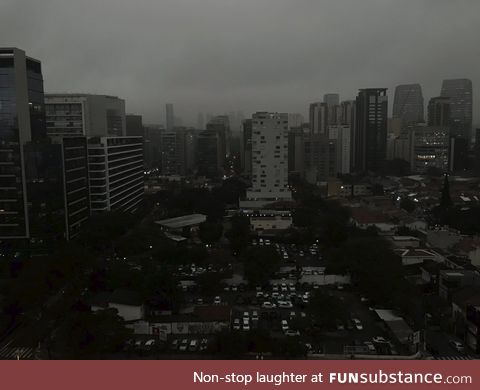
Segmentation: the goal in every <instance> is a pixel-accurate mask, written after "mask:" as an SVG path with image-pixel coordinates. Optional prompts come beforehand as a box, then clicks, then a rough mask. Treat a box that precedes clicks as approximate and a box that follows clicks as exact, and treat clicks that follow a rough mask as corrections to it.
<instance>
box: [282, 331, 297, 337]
mask: <svg viewBox="0 0 480 390" xmlns="http://www.w3.org/2000/svg"><path fill="white" fill-rule="evenodd" d="M285 336H289V337H293V336H300V332H299V331H298V330H293V329H288V330H287V331H285Z"/></svg>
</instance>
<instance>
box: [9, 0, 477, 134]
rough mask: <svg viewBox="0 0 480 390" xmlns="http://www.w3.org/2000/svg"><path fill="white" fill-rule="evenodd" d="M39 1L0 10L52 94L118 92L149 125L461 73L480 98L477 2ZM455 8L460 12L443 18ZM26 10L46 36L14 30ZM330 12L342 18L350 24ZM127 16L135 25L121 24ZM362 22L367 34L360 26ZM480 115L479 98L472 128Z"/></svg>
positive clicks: (288, 106)
mask: <svg viewBox="0 0 480 390" xmlns="http://www.w3.org/2000/svg"><path fill="white" fill-rule="evenodd" d="M25 3H31V4H30V6H29V7H28V9H29V12H25V11H22V12H21V13H20V12H17V10H20V9H21V10H24V9H25V7H24V5H25ZM37 3H38V2H31V1H28V0H21V1H11V0H7V2H6V3H5V4H3V5H2V13H4V12H5V14H11V15H12V16H13V17H12V18H9V20H7V21H5V22H4V23H3V22H2V27H1V28H0V30H1V32H2V37H3V38H4V43H3V44H4V45H5V46H16V47H21V48H23V49H24V50H26V51H27V52H28V53H31V55H32V56H34V57H38V58H42V61H43V63H44V65H45V69H46V71H45V75H44V78H45V90H46V92H47V93H54V92H65V91H75V92H79V93H80V92H88V93H98V94H109V95H115V96H119V97H121V98H123V99H125V100H126V101H127V112H129V113H130V112H135V113H139V114H142V115H143V116H144V119H145V123H162V122H164V121H165V118H164V117H165V113H164V109H162V107H164V106H165V104H166V103H169V102H171V103H173V104H174V105H175V108H176V112H177V113H178V115H179V116H181V117H182V118H183V119H184V121H185V124H187V125H192V124H195V123H196V118H197V115H198V113H199V112H203V113H208V112H214V113H216V114H220V113H225V112H229V111H232V110H235V111H237V110H242V111H244V112H245V113H247V116H248V115H250V114H251V113H253V112H255V111H259V110H260V111H264V110H265V111H278V112H300V113H302V114H304V115H305V114H306V111H307V107H308V103H310V102H313V101H319V100H321V98H322V97H323V95H324V94H326V93H339V94H340V100H351V99H353V98H354V97H355V96H356V93H357V91H358V89H361V88H388V95H389V100H390V101H391V102H393V93H394V89H395V87H396V86H397V85H401V84H408V83H419V84H420V85H421V86H422V90H423V94H424V98H425V100H426V101H428V99H429V98H431V97H434V96H439V95H440V89H441V83H442V81H443V80H444V79H454V78H469V79H471V80H472V82H473V85H474V99H475V96H477V95H478V85H477V84H478V79H479V71H478V69H477V67H476V66H475V65H476V64H477V63H478V59H479V57H478V56H479V55H478V53H477V52H475V51H473V50H472V51H471V52H469V51H465V47H474V44H475V42H474V40H475V36H477V35H478V34H477V30H478V28H477V26H476V24H475V20H474V15H475V14H476V12H475V8H478V9H479V11H480V4H478V3H475V2H472V1H467V0H465V1H461V2H455V4H453V3H452V2H446V1H427V0H425V1H421V2H418V3H417V4H416V7H417V8H416V10H417V11H418V12H415V13H408V10H407V9H403V8H402V7H403V6H402V5H400V2H398V1H388V2H382V4H378V2H374V1H367V3H368V5H371V6H374V7H369V6H366V5H364V4H363V3H362V5H358V2H353V1H351V0H350V1H348V0H344V1H340V2H339V1H336V2H330V1H327V2H321V3H320V4H318V3H312V2H309V1H300V2H295V4H293V3H292V2H287V1H276V2H275V6H274V7H272V5H273V2H271V1H269V0H262V1H260V2H259V3H258V6H257V7H256V8H255V10H256V12H255V13H253V14H252V13H251V12H250V11H251V8H250V7H251V6H252V2H251V1H246V2H239V1H229V2H228V4H226V3H225V2H220V1H219V0H209V1H206V2H202V3H201V4H198V2H192V1H191V0H181V1H176V2H173V1H170V0H167V1H163V2H162V3H161V4H158V3H155V4H154V2H152V1H148V0H141V1H140V2H138V5H135V8H133V6H132V7H130V6H129V5H128V4H127V3H122V2H121V3H120V4H119V6H118V7H113V8H112V7H105V5H106V4H108V0H107V1H103V2H102V4H101V6H100V5H98V4H93V2H91V1H90V0H86V1H83V2H81V3H82V8H81V9H80V8H78V9H77V7H79V5H70V4H69V5H67V6H65V5H64V4H63V3H62V2H60V1H58V0H47V1H45V2H42V4H37ZM116 4H118V2H116ZM83 5H85V7H83ZM50 7H55V9H56V14H57V15H63V17H62V18H58V19H57V20H56V23H55V24H52V23H49V13H48V9H49V8H50ZM64 7H65V8H64ZM67 7H68V8H67ZM342 7H343V8H342ZM107 9H108V15H107V14H106V13H105V10H107ZM4 10H5V11H4ZM64 10H65V12H63V11H64ZM66 10H68V12H67V11H66ZM77 11H78V12H77ZM367 11H368V12H367ZM452 13H454V14H455V15H457V16H458V18H450V19H449V23H448V24H447V25H445V24H444V23H439V21H442V20H443V19H445V18H447V17H449V15H451V14H452ZM17 14H18V15H23V17H24V18H25V20H24V21H25V22H27V23H28V24H29V25H30V26H31V28H30V31H36V30H37V29H38V30H39V34H38V35H37V34H35V35H28V36H27V35H26V36H22V33H21V31H20V32H18V31H17V32H15V35H12V34H13V31H15V30H16V29H14V28H13V27H12V26H10V23H12V25H15V24H18V22H19V20H18V18H17V17H16V16H15V15H17ZM77 15H80V16H81V17H77ZM351 15H355V18H352V17H351ZM107 16H108V18H107ZM247 17H248V20H247V19H246V18H247ZM85 20H86V21H89V23H84V22H85ZM154 20H155V23H153V21H154ZM313 20H315V21H316V22H315V23H310V21H313ZM330 20H332V21H336V20H344V21H345V23H346V24H348V26H349V28H348V29H345V28H344V26H345V23H342V24H338V23H336V22H335V23H333V22H331V21H330ZM100 21H101V23H99V22H100ZM246 21H248V24H249V29H248V30H245V28H244V22H246ZM180 22H182V23H180ZM185 22H187V23H185ZM125 23H128V24H130V25H134V26H136V27H137V28H135V29H134V32H132V29H128V30H123V26H124V25H125ZM407 24H408V25H409V26H410V27H409V29H408V30H405V31H403V33H402V37H401V39H398V34H397V32H398V30H399V29H401V28H402V26H404V25H407ZM50 25H52V26H51V27H50ZM187 25H188V28H187ZM285 25H288V26H289V28H285V27H284V26H285ZM440 25H441V28H440V27H439V26H440ZM40 26H41V27H42V28H41V29H40ZM86 26H88V28H87V27H86ZM10 27H12V28H10ZM357 30H358V31H360V30H361V33H360V35H357V34H355V33H354V34H352V33H351V32H352V31H353V32H355V31H357ZM59 31H60V32H61V33H60V34H58V32H59ZM124 31H128V35H126V36H125V32H124ZM292 31H295V32H292ZM425 31H430V32H431V33H428V34H427V33H425ZM167 32H168V34H167ZM239 32H242V34H238V33H239ZM327 33H328V34H327ZM198 37H200V39H198ZM379 38H381V39H382V41H381V42H380V41H379ZM272 40H273V42H275V45H271V44H270V42H272ZM460 41H461V42H463V43H462V45H458V44H457V42H460ZM138 42H141V45H135V44H134V43H138ZM58 47H62V48H63V50H62V55H61V56H59V55H58V53H59V52H58ZM437 47H438V49H435V48H437ZM73 48H75V49H73ZM432 48H433V49H432ZM320 53H328V55H320ZM359 53H362V54H361V58H362V61H361V62H357V64H358V65H357V66H355V68H354V69H352V66H351V59H352V58H354V57H355V55H357V54H359ZM460 57H461V58H462V59H463V60H462V61H458V58H460ZM92 58H94V59H95V60H94V62H93V64H94V66H92ZM142 58H148V61H147V60H142ZM412 58H414V59H415V60H414V61H412ZM212 63H214V64H216V66H211V65H212ZM72 74H75V77H71V75H72ZM389 106H390V107H389V110H390V112H391V109H392V105H391V104H390V105H389ZM479 122H480V114H479V110H478V105H475V100H474V125H475V124H478V123H479Z"/></svg>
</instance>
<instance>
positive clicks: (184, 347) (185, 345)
mask: <svg viewBox="0 0 480 390" xmlns="http://www.w3.org/2000/svg"><path fill="white" fill-rule="evenodd" d="M187 348H188V340H187V339H183V340H182V342H181V343H180V347H178V350H179V351H182V352H185V351H186V350H187Z"/></svg>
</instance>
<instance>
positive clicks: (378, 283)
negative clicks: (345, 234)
mask: <svg viewBox="0 0 480 390" xmlns="http://www.w3.org/2000/svg"><path fill="white" fill-rule="evenodd" d="M327 272H332V273H340V274H346V273H349V274H350V275H351V277H352V282H353V283H354V284H356V285H357V287H358V288H359V289H360V291H361V292H362V293H364V294H366V295H367V296H368V297H369V298H370V299H372V300H373V301H375V302H377V303H382V304H391V302H392V299H393V297H394V296H395V294H397V293H398V291H399V290H400V289H401V286H402V284H403V283H406V281H405V280H404V279H403V268H402V262H401V259H400V258H399V257H398V256H397V255H396V254H395V253H394V252H393V250H392V248H391V246H390V244H389V243H388V242H387V241H386V240H385V239H384V238H382V237H362V238H352V239H349V240H347V241H346V242H345V243H343V244H342V246H341V247H339V248H336V249H335V250H333V251H331V252H330V253H328V270H327Z"/></svg>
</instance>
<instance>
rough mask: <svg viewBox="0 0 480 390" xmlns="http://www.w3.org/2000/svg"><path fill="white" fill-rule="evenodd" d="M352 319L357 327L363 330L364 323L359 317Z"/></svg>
mask: <svg viewBox="0 0 480 390" xmlns="http://www.w3.org/2000/svg"><path fill="white" fill-rule="evenodd" d="M352 321H353V323H354V325H355V328H357V330H363V325H362V323H361V322H360V320H359V319H358V318H352Z"/></svg>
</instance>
